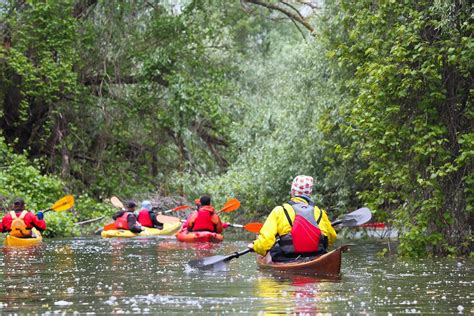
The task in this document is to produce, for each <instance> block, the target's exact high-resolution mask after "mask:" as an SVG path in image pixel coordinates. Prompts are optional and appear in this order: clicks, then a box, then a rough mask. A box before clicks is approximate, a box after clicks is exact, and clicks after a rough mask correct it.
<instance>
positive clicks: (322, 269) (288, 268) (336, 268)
mask: <svg viewBox="0 0 474 316" xmlns="http://www.w3.org/2000/svg"><path fill="white" fill-rule="evenodd" d="M348 248H349V246H348V245H344V246H341V247H339V248H337V249H335V250H333V251H331V252H328V253H326V254H324V255H321V256H318V257H316V258H314V259H312V260H308V261H295V262H272V261H270V262H267V261H268V259H267V256H265V257H262V256H260V255H257V264H258V266H259V267H260V268H261V269H270V270H277V271H285V272H290V273H301V274H308V275H315V276H316V275H317V276H338V275H339V274H340V273H341V259H342V253H343V252H345V251H347V249H348Z"/></svg>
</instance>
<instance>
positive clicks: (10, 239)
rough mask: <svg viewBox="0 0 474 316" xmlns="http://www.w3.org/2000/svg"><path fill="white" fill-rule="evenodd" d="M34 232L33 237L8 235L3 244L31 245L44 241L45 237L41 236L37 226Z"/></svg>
mask: <svg viewBox="0 0 474 316" xmlns="http://www.w3.org/2000/svg"><path fill="white" fill-rule="evenodd" d="M32 232H33V235H34V236H35V237H32V238H19V237H14V236H10V235H7V236H6V237H5V240H4V242H3V244H4V245H5V246H9V247H30V246H36V245H39V244H41V243H42V242H43V237H42V236H41V233H40V232H39V231H38V230H37V229H36V228H32Z"/></svg>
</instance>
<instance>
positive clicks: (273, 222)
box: [248, 175, 336, 262]
mask: <svg viewBox="0 0 474 316" xmlns="http://www.w3.org/2000/svg"><path fill="white" fill-rule="evenodd" d="M312 189H313V178H312V177H310V176H305V175H299V176H297V177H296V178H295V179H294V180H293V182H292V184H291V199H290V201H288V202H287V203H284V204H283V205H281V206H276V207H275V208H274V209H273V210H272V211H271V213H270V215H269V216H268V218H267V220H266V221H265V223H264V224H263V227H262V229H261V230H260V233H259V235H258V237H257V239H256V240H255V241H254V242H253V243H251V244H249V245H248V247H249V248H251V249H253V250H254V251H255V252H256V253H258V254H260V255H262V256H265V255H267V253H268V252H269V255H270V256H271V260H272V261H274V262H288V261H294V260H298V259H300V258H302V257H314V256H317V255H320V254H323V253H326V252H327V248H328V246H330V245H332V244H333V243H334V241H335V240H336V231H335V230H334V228H333V227H332V225H331V222H330V221H329V219H328V216H327V214H326V212H325V211H324V210H320V209H319V208H318V207H317V206H315V205H314V203H313V201H312V200H311V198H310V195H311V193H312ZM297 215H298V216H297Z"/></svg>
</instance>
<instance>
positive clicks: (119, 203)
mask: <svg viewBox="0 0 474 316" xmlns="http://www.w3.org/2000/svg"><path fill="white" fill-rule="evenodd" d="M110 203H112V205H113V206H115V207H117V208H123V203H122V201H120V199H119V198H118V197H116V196H112V197H111V198H110Z"/></svg>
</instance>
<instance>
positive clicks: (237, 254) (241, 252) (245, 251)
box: [224, 248, 253, 261]
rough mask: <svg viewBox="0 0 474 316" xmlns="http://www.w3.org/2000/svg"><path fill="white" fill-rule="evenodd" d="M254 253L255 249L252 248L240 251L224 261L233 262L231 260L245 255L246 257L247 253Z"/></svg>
mask: <svg viewBox="0 0 474 316" xmlns="http://www.w3.org/2000/svg"><path fill="white" fill-rule="evenodd" d="M252 251H253V249H250V248H247V249H245V250H242V251H238V252H236V253H234V254H231V255H229V256H227V257H226V258H225V259H224V261H229V260H231V259H234V258H238V257H240V256H243V255H245V254H247V253H249V252H252Z"/></svg>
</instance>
